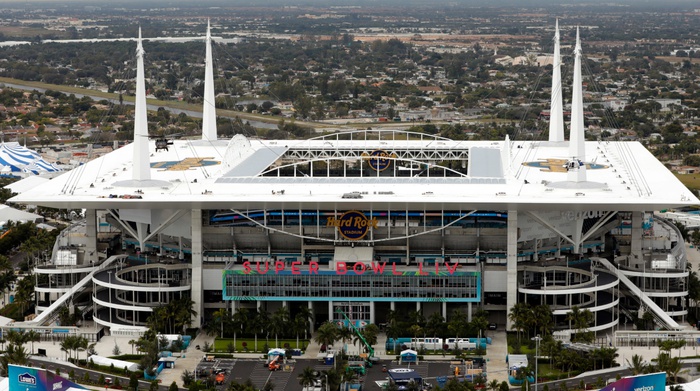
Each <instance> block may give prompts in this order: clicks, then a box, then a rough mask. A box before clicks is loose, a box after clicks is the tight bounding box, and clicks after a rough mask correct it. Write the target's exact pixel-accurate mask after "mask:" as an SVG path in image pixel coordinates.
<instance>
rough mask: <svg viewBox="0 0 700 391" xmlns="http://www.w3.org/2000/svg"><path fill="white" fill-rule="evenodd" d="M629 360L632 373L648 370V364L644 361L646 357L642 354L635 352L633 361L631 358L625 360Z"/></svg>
mask: <svg viewBox="0 0 700 391" xmlns="http://www.w3.org/2000/svg"><path fill="white" fill-rule="evenodd" d="M625 361H627V366H628V367H629V369H630V371H631V372H632V375H634V376H636V375H641V374H642V373H644V372H645V371H646V368H647V364H646V363H645V362H644V359H643V358H642V356H640V355H638V354H635V355H634V356H632V361H630V360H625Z"/></svg>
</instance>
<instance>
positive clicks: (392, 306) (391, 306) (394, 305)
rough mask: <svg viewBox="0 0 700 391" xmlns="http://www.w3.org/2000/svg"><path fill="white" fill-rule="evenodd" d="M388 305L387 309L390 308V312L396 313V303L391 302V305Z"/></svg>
mask: <svg viewBox="0 0 700 391" xmlns="http://www.w3.org/2000/svg"><path fill="white" fill-rule="evenodd" d="M389 305H390V307H389V308H390V309H391V310H392V311H396V302H394V301H392V302H391V303H389Z"/></svg>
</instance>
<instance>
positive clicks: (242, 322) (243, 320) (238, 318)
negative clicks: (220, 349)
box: [231, 307, 248, 347]
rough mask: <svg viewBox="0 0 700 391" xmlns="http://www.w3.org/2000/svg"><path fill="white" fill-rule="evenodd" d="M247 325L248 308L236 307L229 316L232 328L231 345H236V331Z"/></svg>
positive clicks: (242, 329)
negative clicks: (231, 315) (230, 316)
mask: <svg viewBox="0 0 700 391" xmlns="http://www.w3.org/2000/svg"><path fill="white" fill-rule="evenodd" d="M247 327H248V309H246V308H240V307H239V308H238V309H237V310H236V313H235V314H233V317H232V318H231V328H232V329H233V346H234V347H235V346H236V337H237V335H238V331H239V330H240V331H241V332H242V331H244V330H245V329H246V328H247Z"/></svg>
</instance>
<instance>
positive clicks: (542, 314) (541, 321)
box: [532, 304, 554, 336]
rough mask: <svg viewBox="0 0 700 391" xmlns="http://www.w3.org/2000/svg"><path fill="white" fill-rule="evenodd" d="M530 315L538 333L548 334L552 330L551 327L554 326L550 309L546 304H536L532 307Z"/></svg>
mask: <svg viewBox="0 0 700 391" xmlns="http://www.w3.org/2000/svg"><path fill="white" fill-rule="evenodd" d="M532 315H533V318H534V323H535V324H536V325H537V329H538V330H539V332H540V335H542V336H545V335H549V334H550V333H551V332H552V327H554V317H553V316H552V309H551V308H549V306H548V305H546V304H542V305H538V306H535V307H534V308H533V309H532Z"/></svg>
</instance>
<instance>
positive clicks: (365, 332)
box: [362, 323, 379, 346]
mask: <svg viewBox="0 0 700 391" xmlns="http://www.w3.org/2000/svg"><path fill="white" fill-rule="evenodd" d="M378 335H379V327H378V326H377V325H376V324H374V323H370V324H368V325H367V326H365V328H364V329H362V336H363V337H365V341H367V344H368V345H369V346H374V345H376V344H377V336H378Z"/></svg>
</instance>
